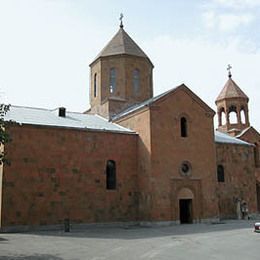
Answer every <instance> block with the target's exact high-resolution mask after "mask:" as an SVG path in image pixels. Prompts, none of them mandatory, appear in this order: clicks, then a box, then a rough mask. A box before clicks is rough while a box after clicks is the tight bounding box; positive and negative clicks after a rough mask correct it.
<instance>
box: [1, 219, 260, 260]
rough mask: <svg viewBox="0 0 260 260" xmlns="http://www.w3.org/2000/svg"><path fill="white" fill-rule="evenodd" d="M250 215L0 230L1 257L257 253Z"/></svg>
mask: <svg viewBox="0 0 260 260" xmlns="http://www.w3.org/2000/svg"><path fill="white" fill-rule="evenodd" d="M253 224H254V222H253V221H225V222H224V223H222V224H190V225H188V224H187V225H173V226H168V227H140V226H129V227H127V226H126V227H110V226H105V227H97V226H93V227H89V228H87V229H84V230H75V229H73V228H72V230H71V232H69V233H65V232H63V231H41V232H31V233H0V259H1V260H9V259H10V260H11V259H12V260H22V259H26V260H34V259H39V260H46V259H50V260H63V259H64V260H67V259H71V260H72V259H73V260H77V259H84V260H103V259H109V260H110V259H111V260H112V259H113V260H132V259H133V260H138V259H162V260H163V259H171V260H172V259H174V260H175V259H177V260H178V259H179V260H184V259H199V260H204V259H207V260H208V259H210V260H211V259H221V260H223V259H228V260H232V259H236V260H239V259H243V260H247V259H250V260H254V259H257V260H259V259H260V247H259V245H260V234H259V233H255V232H253Z"/></svg>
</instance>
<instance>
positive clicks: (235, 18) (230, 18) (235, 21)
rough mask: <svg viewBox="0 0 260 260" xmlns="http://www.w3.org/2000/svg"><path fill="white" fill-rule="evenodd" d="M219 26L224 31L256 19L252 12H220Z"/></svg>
mask: <svg viewBox="0 0 260 260" xmlns="http://www.w3.org/2000/svg"><path fill="white" fill-rule="evenodd" d="M217 18H218V26H219V29H220V30H222V31H231V30H234V29H236V28H238V27H240V26H243V25H248V24H250V23H251V22H252V21H253V20H254V16H253V15H251V14H242V15H235V14H220V15H219V16H218V17H217Z"/></svg>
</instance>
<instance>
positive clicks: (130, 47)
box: [94, 27, 150, 61]
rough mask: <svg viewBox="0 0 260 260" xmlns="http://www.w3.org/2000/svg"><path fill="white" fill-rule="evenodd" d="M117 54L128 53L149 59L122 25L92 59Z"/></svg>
mask: <svg viewBox="0 0 260 260" xmlns="http://www.w3.org/2000/svg"><path fill="white" fill-rule="evenodd" d="M119 54H128V55H133V56H139V57H144V58H147V59H149V58H148V56H147V55H146V54H145V53H144V52H143V50H142V49H141V48H140V47H139V46H138V45H137V44H136V43H135V42H134V40H133V39H132V38H131V37H130V36H129V35H128V34H127V33H126V31H125V30H124V29H123V27H120V29H119V30H118V32H117V33H116V34H115V36H114V37H113V38H112V40H111V41H110V42H109V43H108V44H107V45H106V46H105V47H104V49H103V50H102V51H101V52H100V53H99V54H98V56H97V57H96V58H95V60H94V61H96V60H97V59H98V58H100V57H106V56H112V55H119ZM149 61H150V60H149Z"/></svg>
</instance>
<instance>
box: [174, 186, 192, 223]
mask: <svg viewBox="0 0 260 260" xmlns="http://www.w3.org/2000/svg"><path fill="white" fill-rule="evenodd" d="M193 199H194V195H193V193H192V191H191V190H190V189H188V188H182V189H181V190H180V192H179V194H178V200H179V214H180V216H179V217H180V223H181V224H188V223H192V221H193V207H192V202H193Z"/></svg>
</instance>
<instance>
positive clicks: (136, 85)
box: [133, 69, 140, 95]
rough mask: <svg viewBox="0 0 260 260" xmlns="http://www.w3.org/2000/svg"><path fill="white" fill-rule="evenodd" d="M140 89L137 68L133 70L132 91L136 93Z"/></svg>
mask: <svg viewBox="0 0 260 260" xmlns="http://www.w3.org/2000/svg"><path fill="white" fill-rule="evenodd" d="M139 90H140V71H139V69H134V71H133V91H134V94H135V95H136V94H138V93H139Z"/></svg>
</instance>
